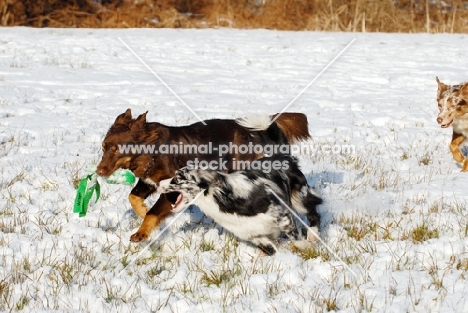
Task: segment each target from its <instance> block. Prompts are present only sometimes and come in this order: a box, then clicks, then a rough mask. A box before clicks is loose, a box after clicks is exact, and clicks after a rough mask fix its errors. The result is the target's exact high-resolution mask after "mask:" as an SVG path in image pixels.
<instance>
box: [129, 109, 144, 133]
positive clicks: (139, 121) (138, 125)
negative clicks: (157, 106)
mask: <svg viewBox="0 0 468 313" xmlns="http://www.w3.org/2000/svg"><path fill="white" fill-rule="evenodd" d="M146 114H148V111H146V112H145V113H143V114H141V115H140V116H138V117H137V118H136V119H135V121H134V122H133V123H132V126H131V127H130V128H131V129H132V130H139V129H144V128H145V125H146Z"/></svg>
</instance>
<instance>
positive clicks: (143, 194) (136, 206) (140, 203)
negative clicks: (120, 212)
mask: <svg viewBox="0 0 468 313" xmlns="http://www.w3.org/2000/svg"><path fill="white" fill-rule="evenodd" d="M155 190H156V188H155V187H154V186H151V185H148V184H146V183H145V182H143V181H142V180H141V179H140V180H138V183H137V184H136V185H135V187H133V189H132V191H131V192H130V194H129V195H128V200H129V201H130V204H131V205H132V208H133V210H134V211H135V213H136V214H137V215H138V216H139V217H141V218H145V216H146V212H148V207H147V206H146V204H145V202H144V200H145V199H146V198H148V196H149V195H150V194H152V193H153V192H155Z"/></svg>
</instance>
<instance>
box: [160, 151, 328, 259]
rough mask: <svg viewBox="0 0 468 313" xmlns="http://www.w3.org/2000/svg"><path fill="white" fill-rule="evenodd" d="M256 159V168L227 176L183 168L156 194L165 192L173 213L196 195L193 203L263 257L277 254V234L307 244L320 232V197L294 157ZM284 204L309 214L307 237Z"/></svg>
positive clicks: (211, 171) (297, 242)
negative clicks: (256, 249)
mask: <svg viewBox="0 0 468 313" xmlns="http://www.w3.org/2000/svg"><path fill="white" fill-rule="evenodd" d="M254 162H259V163H256V168H259V169H256V170H252V169H250V170H242V171H237V172H233V173H230V174H226V173H222V172H218V171H214V170H202V169H195V168H192V169H190V168H188V167H184V168H182V169H180V170H178V171H176V174H175V176H174V177H173V178H169V179H166V180H163V181H161V182H160V183H159V186H158V192H160V193H165V196H166V198H167V199H168V200H169V201H170V202H171V203H172V208H173V211H174V212H178V211H180V210H182V209H184V208H185V207H187V205H188V204H189V203H190V202H192V201H193V200H194V199H195V198H196V199H195V201H193V204H195V205H197V206H198V207H199V208H200V210H201V211H202V212H203V213H205V214H206V215H207V216H209V217H211V218H212V219H213V220H214V221H215V222H217V223H218V224H219V225H221V226H222V227H224V228H225V229H227V230H229V231H230V232H231V233H233V234H234V235H235V236H237V237H239V238H240V239H242V240H245V241H248V242H251V243H252V244H254V245H255V246H257V247H258V248H260V249H261V250H262V251H263V252H264V253H265V254H267V255H272V254H274V253H276V247H275V244H274V241H275V240H276V239H278V238H279V236H280V234H281V232H284V233H285V234H286V236H287V237H288V238H289V239H290V240H292V241H293V244H294V245H296V246H297V247H298V248H301V247H302V248H305V247H306V246H307V243H308V244H309V246H310V242H313V241H315V240H316V239H317V236H319V231H318V230H319V226H320V216H319V214H318V213H317V205H319V204H321V203H322V199H321V198H320V197H319V196H317V195H316V194H314V193H313V192H312V191H311V189H310V188H309V186H308V185H307V179H306V178H305V176H304V174H303V173H302V172H301V171H300V169H299V166H298V164H297V163H298V162H297V159H295V158H292V157H290V156H286V155H275V156H272V157H264V158H262V159H259V160H257V161H254ZM251 168H252V167H251ZM266 169H268V171H267V170H266ZM197 196H198V197H197ZM286 206H287V207H286ZM288 207H289V208H291V209H292V210H293V211H295V212H297V213H300V214H303V215H306V216H307V219H308V222H309V226H310V228H309V231H308V232H307V241H306V240H304V238H303V235H302V232H301V231H299V230H298V228H297V227H296V223H295V222H294V221H295V218H294V217H293V214H292V213H291V212H290V210H289V209H288ZM304 243H306V245H305V246H304Z"/></svg>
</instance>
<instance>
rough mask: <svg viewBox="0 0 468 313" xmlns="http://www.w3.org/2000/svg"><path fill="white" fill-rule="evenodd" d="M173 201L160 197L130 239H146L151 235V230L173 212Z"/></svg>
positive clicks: (137, 240) (136, 240)
mask: <svg viewBox="0 0 468 313" xmlns="http://www.w3.org/2000/svg"><path fill="white" fill-rule="evenodd" d="M171 209H172V207H171V203H170V202H169V201H167V200H166V198H165V197H159V199H158V201H156V203H155V204H154V206H153V207H152V208H151V210H149V211H148V213H146V216H145V219H144V220H143V223H142V224H141V226H140V228H139V229H138V231H137V232H136V233H134V234H133V235H132V236H131V237H130V241H133V242H140V241H145V240H147V239H148V238H149V236H150V235H151V232H152V231H153V230H154V229H155V228H156V227H158V226H159V224H160V223H161V222H162V221H163V220H164V219H165V218H166V217H167V216H168V215H170V214H171V213H172V211H171Z"/></svg>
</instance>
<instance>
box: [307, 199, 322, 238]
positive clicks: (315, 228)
mask: <svg viewBox="0 0 468 313" xmlns="http://www.w3.org/2000/svg"><path fill="white" fill-rule="evenodd" d="M322 202H323V201H322V199H321V198H320V197H319V196H317V195H315V194H313V193H312V192H310V191H308V192H307V195H306V197H305V199H304V203H303V205H304V207H306V208H307V214H306V215H307V220H308V222H309V230H308V231H307V240H309V241H316V240H317V239H318V237H320V215H319V214H318V212H317V206H318V205H320V204H322Z"/></svg>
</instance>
